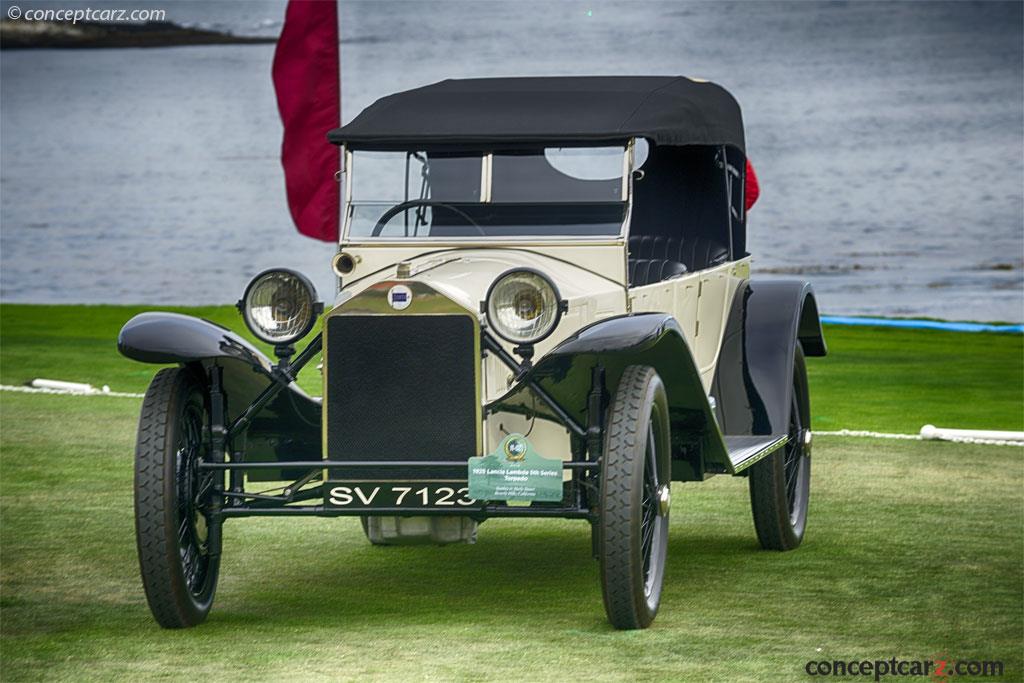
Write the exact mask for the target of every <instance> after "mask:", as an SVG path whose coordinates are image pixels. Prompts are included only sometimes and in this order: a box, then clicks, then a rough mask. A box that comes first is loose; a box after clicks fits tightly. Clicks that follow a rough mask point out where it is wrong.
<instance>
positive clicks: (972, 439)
mask: <svg viewBox="0 0 1024 683" xmlns="http://www.w3.org/2000/svg"><path fill="white" fill-rule="evenodd" d="M929 426H930V425H925V427H929ZM922 431H925V429H924V428H922ZM948 431H957V432H967V431H968V430H966V429H962V430H948ZM814 435H815V436H852V437H860V438H865V439H903V440H906V441H950V442H952V443H973V444H981V445H985V446H1024V440H1017V439H986V438H984V437H980V436H968V435H966V434H962V433H961V434H941V435H940V434H935V435H931V434H929V435H928V436H922V435H921V434H886V433H885V432H869V431H864V430H857V429H840V430H838V431H831V432H826V431H818V430H815V431H814Z"/></svg>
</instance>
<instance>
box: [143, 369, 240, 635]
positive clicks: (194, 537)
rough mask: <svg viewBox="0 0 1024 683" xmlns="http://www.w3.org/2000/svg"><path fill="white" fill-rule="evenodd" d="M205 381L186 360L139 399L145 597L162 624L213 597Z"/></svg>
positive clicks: (188, 619)
mask: <svg viewBox="0 0 1024 683" xmlns="http://www.w3.org/2000/svg"><path fill="white" fill-rule="evenodd" d="M207 415H208V413H207V409H206V402H205V393H204V390H203V388H202V385H201V384H200V383H199V382H198V381H197V380H196V379H194V377H193V376H192V375H191V373H190V372H189V371H188V370H186V369H185V368H172V369H165V370H161V371H160V372H159V373H157V375H156V377H154V378H153V382H152V383H151V384H150V386H149V389H148V391H147V392H146V397H145V399H144V400H143V403H142V415H141V417H140V418H139V434H138V442H137V444H136V449H135V532H136V540H137V543H138V550H139V566H140V569H141V572H142V584H143V587H144V588H145V591H146V600H147V602H148V603H149V608H150V611H151V612H152V613H153V616H154V618H155V619H156V620H157V622H158V623H159V624H160V625H161V626H163V627H165V628H182V627H186V626H194V625H195V624H198V623H200V622H201V621H203V619H205V618H206V615H207V613H208V612H209V610H210V606H211V605H212V603H213V595H214V591H215V589H216V585H217V575H218V571H219V567H220V556H219V553H216V552H214V551H213V549H212V548H211V547H210V542H209V527H208V523H207V518H206V515H205V510H206V506H207V505H208V503H209V492H210V489H211V486H212V483H213V479H212V475H205V476H204V475H201V473H200V470H199V463H200V461H201V460H203V459H204V458H205V457H206V456H207V455H208V450H209V439H208V436H207V434H208V431H209V429H208V426H209V425H208V419H207Z"/></svg>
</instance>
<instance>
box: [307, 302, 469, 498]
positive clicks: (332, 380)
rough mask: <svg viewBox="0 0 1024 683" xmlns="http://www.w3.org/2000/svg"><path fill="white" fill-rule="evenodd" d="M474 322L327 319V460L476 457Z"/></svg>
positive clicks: (447, 475) (426, 475)
mask: <svg viewBox="0 0 1024 683" xmlns="http://www.w3.org/2000/svg"><path fill="white" fill-rule="evenodd" d="M475 334H476V332H475V326H474V324H473V320H472V319H471V318H470V317H469V316H465V315H340V316H334V317H331V318H328V320H327V358H326V364H325V368H326V373H327V386H326V389H327V393H326V407H325V411H324V412H325V415H326V418H327V457H328V458H330V459H331V460H380V461H387V460H468V459H469V458H471V457H473V456H475V455H477V452H476V451H477V431H478V430H479V429H480V425H479V424H478V420H477V401H478V398H477V393H476V381H477V379H476V377H477V364H478V360H477V358H476V352H475V348H476V344H475V342H476V340H475ZM330 476H331V478H332V479H342V478H344V479H368V480H383V479H415V480H424V479H465V478H466V470H465V468H459V469H458V470H455V471H453V470H452V469H451V468H449V469H447V470H445V469H443V468H429V469H427V468H424V469H423V470H417V471H416V472H408V471H404V472H401V471H396V470H394V469H380V470H376V469H375V470H373V471H370V470H367V469H351V470H344V469H333V470H331V472H330Z"/></svg>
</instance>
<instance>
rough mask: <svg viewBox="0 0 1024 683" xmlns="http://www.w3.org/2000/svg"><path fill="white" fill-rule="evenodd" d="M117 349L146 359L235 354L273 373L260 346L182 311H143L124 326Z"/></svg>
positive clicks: (192, 358)
mask: <svg viewBox="0 0 1024 683" xmlns="http://www.w3.org/2000/svg"><path fill="white" fill-rule="evenodd" d="M117 350H118V351H120V352H121V354H122V355H124V356H127V357H128V358H131V359H132V360H137V361H141V362H143V363H161V364H166V363H190V362H192V361H197V360H205V359H212V358H234V359H237V360H241V361H243V362H245V363H248V364H249V365H251V366H252V367H253V368H254V369H256V370H257V371H262V372H266V373H267V375H269V374H270V368H271V362H270V359H269V358H267V357H266V356H265V355H264V354H262V353H261V352H260V351H259V349H257V348H256V347H255V346H253V345H252V344H250V343H249V342H247V341H246V340H245V339H242V338H241V337H239V336H238V335H237V334H235V333H234V332H232V331H231V330H229V329H227V328H226V327H221V326H220V325H216V324H214V323H211V322H210V321H209V320H203V319H201V318H194V317H192V316H190V315H182V314H180V313H164V312H161V311H154V312H150V313H140V314H139V315H137V316H135V317H134V318H132V319H131V320H129V321H128V322H126V323H125V324H124V327H122V328H121V332H120V333H119V334H118V335H117Z"/></svg>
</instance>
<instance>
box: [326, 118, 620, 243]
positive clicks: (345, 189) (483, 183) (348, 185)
mask: <svg viewBox="0 0 1024 683" xmlns="http://www.w3.org/2000/svg"><path fill="white" fill-rule="evenodd" d="M635 142H636V139H635V138H630V139H629V140H628V141H627V142H626V143H625V146H624V148H623V155H622V195H621V197H622V200H621V201H622V202H623V203H625V205H626V206H625V211H624V212H623V219H622V223H621V225H620V226H619V231H618V233H616V234H613V235H553V236H550V237H549V236H542V235H523V236H516V237H504V236H502V237H495V236H483V235H480V236H476V235H466V236H459V237H405V236H398V237H390V236H389V237H384V236H378V237H368V236H363V235H357V236H353V235H351V234H350V230H351V228H352V215H353V211H352V184H353V176H354V174H355V172H357V171H358V168H356V166H355V165H354V164H353V150H352V149H351V148H350V147H349V146H348V145H343V146H342V149H341V158H342V168H341V183H340V184H341V186H342V187H341V188H340V190H341V200H342V201H341V206H342V211H341V226H340V230H339V231H338V234H339V244H342V245H356V246H361V247H372V246H397V245H401V246H432V247H433V246H452V245H470V246H481V245H506V244H516V245H520V246H521V245H523V244H526V243H529V244H537V243H539V244H547V245H550V244H567V245H576V246H592V245H609V244H610V245H621V244H624V243H625V236H626V235H627V234H628V230H629V223H630V218H631V216H632V211H633V168H634V161H635V158H634V149H635ZM547 146H549V147H556V146H558V145H554V144H551V145H547ZM562 146H563V147H565V146H580V145H562ZM584 146H585V145H584ZM359 151H372V150H368V149H367V150H363V149H362V148H360V150H359ZM389 151H396V150H389ZM397 151H404V152H409V151H416V150H397ZM467 151H469V150H467ZM474 152H479V154H480V155H481V156H480V198H481V203H483V204H487V203H490V202H491V191H492V180H493V179H492V176H491V168H492V164H493V161H494V152H493V151H485V150H474ZM583 203H586V202H583Z"/></svg>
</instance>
